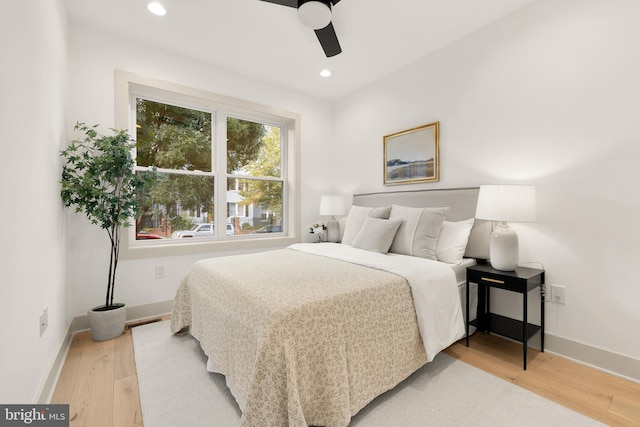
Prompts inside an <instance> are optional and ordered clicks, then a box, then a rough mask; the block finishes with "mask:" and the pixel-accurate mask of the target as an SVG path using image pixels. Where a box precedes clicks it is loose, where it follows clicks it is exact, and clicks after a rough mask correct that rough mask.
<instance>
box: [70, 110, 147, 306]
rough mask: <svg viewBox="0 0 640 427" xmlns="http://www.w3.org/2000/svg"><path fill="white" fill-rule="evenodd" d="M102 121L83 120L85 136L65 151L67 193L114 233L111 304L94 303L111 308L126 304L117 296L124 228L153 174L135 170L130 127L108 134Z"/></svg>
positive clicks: (77, 207)
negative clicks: (101, 126)
mask: <svg viewBox="0 0 640 427" xmlns="http://www.w3.org/2000/svg"><path fill="white" fill-rule="evenodd" d="M98 126H99V125H94V126H87V125H85V124H84V123H77V124H76V125H75V127H74V130H75V131H79V132H81V133H82V134H83V135H82V137H80V138H78V139H74V140H73V141H71V143H70V144H69V146H68V147H67V148H66V149H64V150H62V151H61V152H60V155H61V156H62V157H63V158H64V161H65V163H64V165H63V168H62V180H61V184H62V190H61V196H62V201H63V202H64V205H65V206H66V207H72V206H73V207H75V211H76V212H82V213H84V214H85V216H86V217H87V219H89V221H91V223H93V224H96V225H98V226H99V227H100V228H102V229H104V230H106V231H107V233H108V235H109V241H110V243H111V252H110V259H109V273H108V278H107V294H106V299H105V304H104V305H103V306H99V307H95V308H94V309H93V310H94V311H108V310H113V309H116V308H119V307H121V306H122V304H114V302H113V294H114V290H115V284H116V269H117V267H118V256H119V254H120V230H121V227H129V226H131V222H130V221H131V219H132V218H134V217H135V215H136V214H137V213H138V212H139V210H140V204H141V203H142V200H141V198H142V197H144V196H143V195H144V188H145V187H146V186H147V185H148V184H149V182H150V179H152V176H153V174H149V173H141V174H136V173H135V171H134V164H135V163H134V159H133V158H132V155H131V153H132V149H133V147H134V146H135V143H134V141H133V140H132V138H131V137H130V136H129V133H128V132H127V131H126V130H118V129H111V131H112V133H111V134H110V135H104V134H101V133H99V132H98V130H97V128H98Z"/></svg>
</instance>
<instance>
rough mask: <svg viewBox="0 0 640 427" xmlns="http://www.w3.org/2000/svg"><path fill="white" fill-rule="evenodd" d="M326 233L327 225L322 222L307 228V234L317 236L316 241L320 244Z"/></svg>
mask: <svg viewBox="0 0 640 427" xmlns="http://www.w3.org/2000/svg"><path fill="white" fill-rule="evenodd" d="M326 231H327V225H326V224H325V223H324V222H318V223H315V224H313V225H311V226H310V227H309V233H311V234H315V235H316V236H318V241H319V242H322V241H323V238H324V235H325V233H326Z"/></svg>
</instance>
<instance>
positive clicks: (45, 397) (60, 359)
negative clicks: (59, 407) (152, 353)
mask: <svg viewBox="0 0 640 427" xmlns="http://www.w3.org/2000/svg"><path fill="white" fill-rule="evenodd" d="M172 304H173V301H161V302H155V303H151V304H144V305H138V306H135V307H127V323H128V322H133V321H144V320H147V319H150V318H153V317H158V316H163V315H165V314H168V313H171V307H172ZM86 330H89V316H87V315H86V314H85V315H82V316H76V317H74V318H73V319H72V320H71V322H70V323H69V327H68V328H67V333H66V334H65V337H64V339H63V340H62V343H61V344H60V349H59V350H58V354H57V355H56V358H55V360H54V362H53V363H52V364H51V367H50V368H49V373H48V375H47V377H46V380H45V381H44V385H43V386H42V388H41V390H40V391H39V392H38V393H37V394H36V396H37V398H36V402H37V403H39V404H47V403H50V402H51V398H52V397H53V392H54V391H55V389H56V384H57V383H58V378H59V377H60V373H61V372H62V367H63V366H64V362H65V359H66V358H67V353H69V348H70V347H71V341H73V336H74V335H75V334H76V333H78V332H83V331H86Z"/></svg>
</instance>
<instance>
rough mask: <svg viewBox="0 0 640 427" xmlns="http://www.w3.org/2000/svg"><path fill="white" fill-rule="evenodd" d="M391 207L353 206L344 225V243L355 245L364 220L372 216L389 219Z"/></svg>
mask: <svg viewBox="0 0 640 427" xmlns="http://www.w3.org/2000/svg"><path fill="white" fill-rule="evenodd" d="M390 211H391V206H386V207H383V208H370V207H366V206H355V205H354V206H351V210H350V211H349V215H348V216H347V222H346V223H345V225H344V233H343V234H342V243H344V244H345V245H350V244H352V243H353V239H354V238H355V237H356V235H357V234H358V232H359V231H360V229H361V228H362V225H363V224H364V220H365V219H367V217H369V216H371V217H373V218H381V219H388V218H389V212H390Z"/></svg>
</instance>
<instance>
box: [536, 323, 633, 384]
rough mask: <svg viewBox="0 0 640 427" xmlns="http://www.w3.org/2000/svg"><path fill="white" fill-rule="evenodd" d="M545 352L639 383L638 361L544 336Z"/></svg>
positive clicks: (554, 336)
mask: <svg viewBox="0 0 640 427" xmlns="http://www.w3.org/2000/svg"><path fill="white" fill-rule="evenodd" d="M544 347H545V351H549V352H550V353H554V354H557V355H558V356H561V357H565V358H568V359H571V360H573V361H575V362H578V363H581V364H583V365H588V366H591V367H593V368H595V369H598V370H601V371H605V372H607V373H610V374H612V375H616V376H618V377H622V378H625V379H628V380H629V381H633V382H636V383H640V360H637V359H632V358H631V357H627V356H623V355H621V354H617V353H613V352H611V351H608V350H603V349H601V348H597V347H592V346H590V345H587V344H582V343H579V342H576V341H571V340H568V339H566V338H562V337H558V336H556V335H551V334H544Z"/></svg>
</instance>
